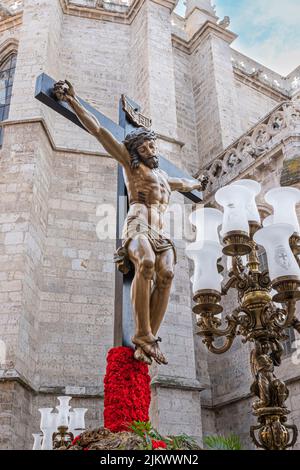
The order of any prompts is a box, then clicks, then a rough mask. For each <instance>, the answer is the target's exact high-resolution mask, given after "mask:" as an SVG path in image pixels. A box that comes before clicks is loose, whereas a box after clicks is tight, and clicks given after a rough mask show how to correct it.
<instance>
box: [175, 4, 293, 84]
mask: <svg viewBox="0 0 300 470" xmlns="http://www.w3.org/2000/svg"><path fill="white" fill-rule="evenodd" d="M212 4H215V5H216V9H217V15H218V16H219V17H220V18H221V19H222V18H223V17H224V16H225V15H228V16H230V19H231V25H230V29H231V30H232V31H233V32H235V33H236V34H238V35H239V38H238V39H237V40H236V41H235V42H234V43H233V47H234V48H235V49H237V50H239V51H241V52H242V53H243V54H246V55H247V56H249V57H251V58H253V59H255V60H257V61H258V62H260V63H262V64H263V65H265V66H267V67H270V68H271V69H272V70H275V71H276V72H279V73H281V74H282V75H284V76H285V75H287V74H289V73H290V72H292V71H293V70H294V69H295V68H296V67H297V66H298V65H300V27H299V23H300V0H212ZM184 10H185V7H184V6H183V0H179V5H178V9H177V12H178V13H179V14H183V13H184Z"/></svg>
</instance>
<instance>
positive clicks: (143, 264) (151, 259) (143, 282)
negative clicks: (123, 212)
mask: <svg viewBox="0 0 300 470" xmlns="http://www.w3.org/2000/svg"><path fill="white" fill-rule="evenodd" d="M128 255H129V258H130V260H131V261H132V263H133V264H134V267H135V276H134V279H133V282H132V286H131V301H132V306H133V311H134V316H135V334H134V337H133V338H132V342H133V344H135V345H136V347H137V350H136V352H135V355H134V357H135V358H136V359H138V360H140V361H143V362H146V363H147V364H151V358H153V359H154V360H155V361H156V362H157V363H158V364H166V363H167V361H166V359H165V357H164V355H163V354H162V352H161V351H160V349H159V346H158V341H157V339H156V338H155V336H154V335H153V333H152V330H151V323H150V296H151V281H152V279H153V276H154V269H155V253H154V251H153V249H152V246H151V244H150V243H149V241H148V239H147V238H146V237H145V238H143V237H138V238H136V239H133V240H132V241H131V242H130V244H129V246H128Z"/></svg>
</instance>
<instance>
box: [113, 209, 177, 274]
mask: <svg viewBox="0 0 300 470" xmlns="http://www.w3.org/2000/svg"><path fill="white" fill-rule="evenodd" d="M136 238H147V240H148V241H149V243H150V245H151V247H152V249H153V251H154V253H155V254H160V253H163V252H164V251H167V250H170V249H172V250H173V253H174V262H175V264H176V263H177V255H176V248H175V245H174V243H173V241H172V240H171V239H170V238H168V237H167V236H166V235H165V234H164V233H160V232H158V231H157V230H155V229H154V228H153V227H151V225H149V224H147V223H146V222H145V221H144V220H143V219H140V218H139V217H138V216H135V215H133V216H129V217H127V219H126V221H125V223H124V227H123V232H122V245H121V246H120V247H119V248H118V249H117V250H116V252H115V254H114V262H115V263H116V265H117V268H118V270H119V271H121V272H122V273H123V274H127V273H128V272H129V271H130V270H131V269H134V268H133V265H132V263H131V261H130V259H129V255H128V245H129V243H130V242H131V240H134V239H136Z"/></svg>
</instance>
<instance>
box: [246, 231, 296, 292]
mask: <svg viewBox="0 0 300 470" xmlns="http://www.w3.org/2000/svg"><path fill="white" fill-rule="evenodd" d="M293 233H294V226H293V225H289V224H273V225H269V226H268V227H264V228H262V229H261V230H258V231H257V232H256V234H255V235H254V240H255V242H256V243H258V244H259V245H261V246H263V247H264V249H265V250H266V255H267V260H268V267H269V276H270V279H271V281H272V285H273V287H274V289H276V290H281V289H282V285H283V283H286V282H287V281H295V282H296V283H298V282H300V268H299V265H298V263H297V261H296V258H295V256H294V255H293V252H292V250H291V248H290V244H289V239H290V237H291V235H292V234H293ZM298 294H299V293H298ZM298 294H297V292H295V293H294V294H292V292H290V293H289V294H287V296H286V297H287V298H291V296H292V298H298ZM286 297H285V296H284V293H282V294H278V295H277V296H275V297H274V300H275V301H284V300H286Z"/></svg>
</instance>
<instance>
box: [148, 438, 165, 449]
mask: <svg viewBox="0 0 300 470" xmlns="http://www.w3.org/2000/svg"><path fill="white" fill-rule="evenodd" d="M151 442H152V449H153V450H154V449H166V448H167V444H166V443H165V442H164V441H156V440H155V439H152V440H151Z"/></svg>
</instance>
